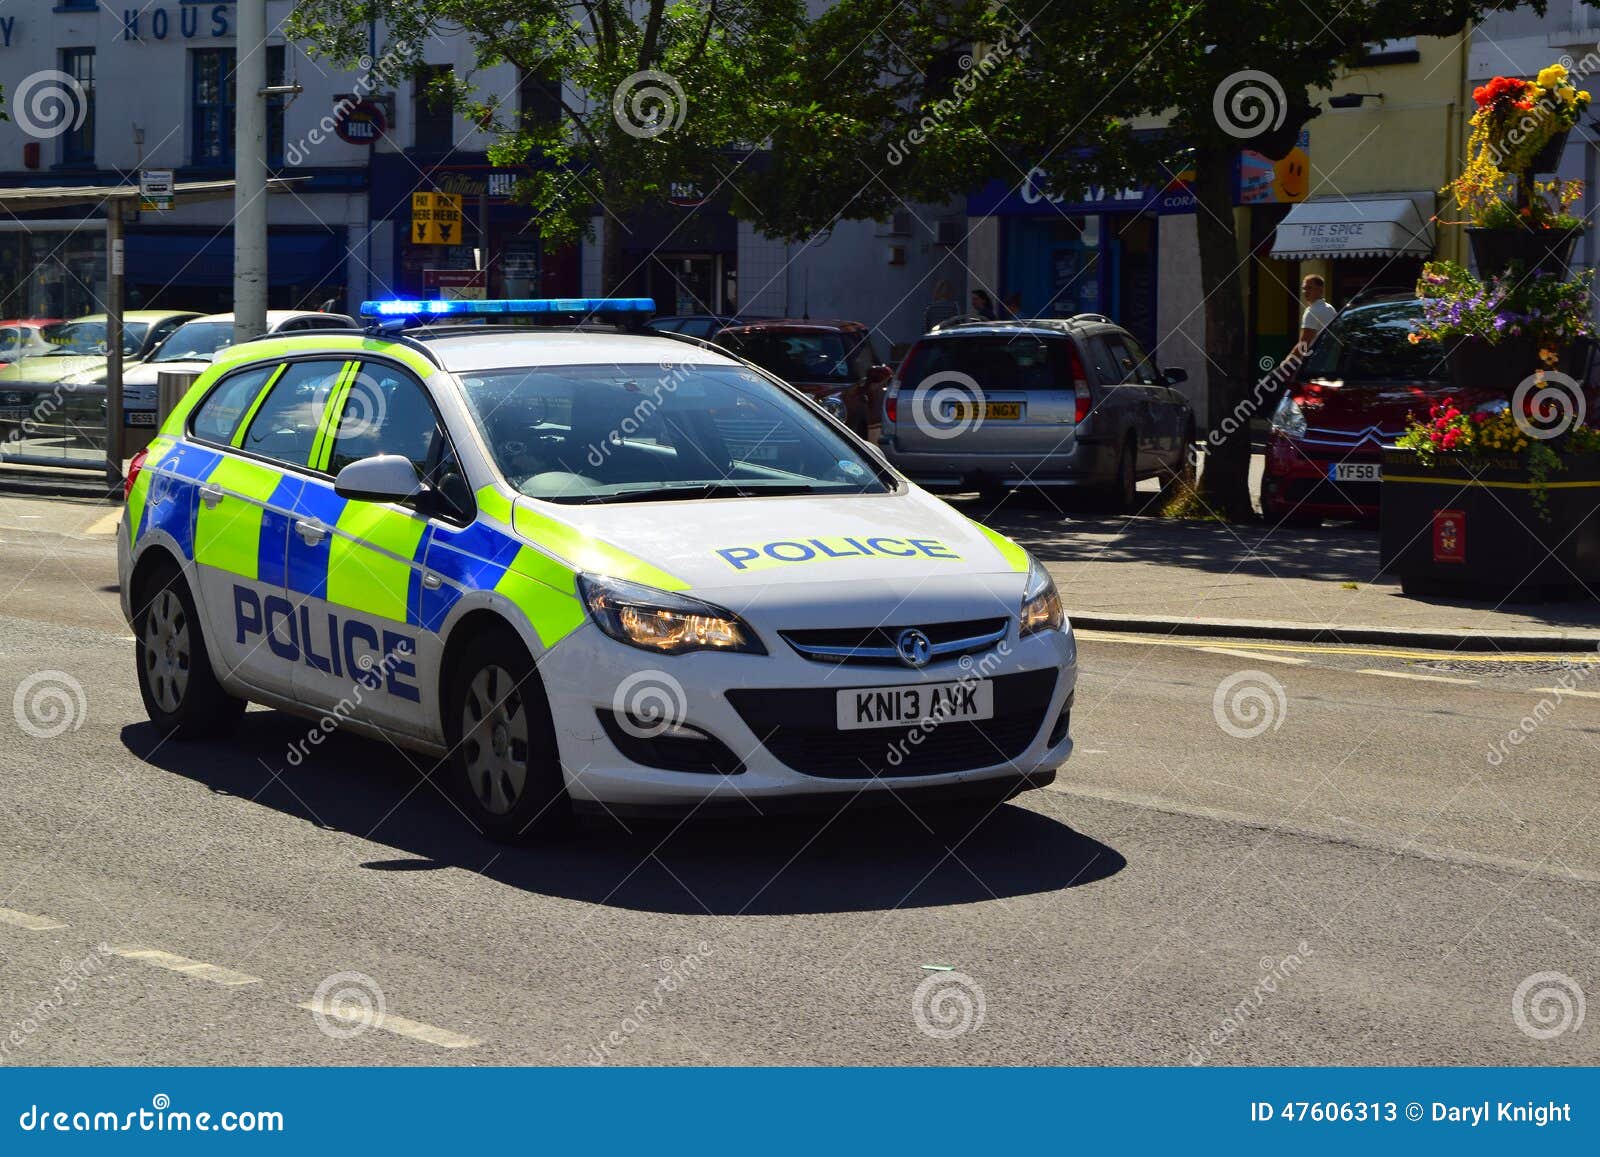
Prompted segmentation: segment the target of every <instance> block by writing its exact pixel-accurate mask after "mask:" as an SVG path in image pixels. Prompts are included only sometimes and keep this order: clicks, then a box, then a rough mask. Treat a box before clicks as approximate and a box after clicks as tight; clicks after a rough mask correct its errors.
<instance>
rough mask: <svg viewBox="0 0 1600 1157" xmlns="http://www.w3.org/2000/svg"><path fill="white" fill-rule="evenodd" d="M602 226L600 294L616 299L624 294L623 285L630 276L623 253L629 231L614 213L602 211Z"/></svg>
mask: <svg viewBox="0 0 1600 1157" xmlns="http://www.w3.org/2000/svg"><path fill="white" fill-rule="evenodd" d="M601 214H602V215H601V218H600V221H601V224H600V292H601V293H602V294H603V295H604V296H606V297H616V296H619V295H620V294H621V292H622V283H623V281H624V279H626V278H627V276H628V272H629V271H628V266H627V257H626V255H625V254H624V252H623V248H622V245H623V239H624V238H626V237H627V235H628V231H627V230H626V229H624V228H623V227H622V222H621V221H619V220H617V217H616V215H615V214H614V213H611V212H609V211H607V210H605V209H604V208H602V209H601Z"/></svg>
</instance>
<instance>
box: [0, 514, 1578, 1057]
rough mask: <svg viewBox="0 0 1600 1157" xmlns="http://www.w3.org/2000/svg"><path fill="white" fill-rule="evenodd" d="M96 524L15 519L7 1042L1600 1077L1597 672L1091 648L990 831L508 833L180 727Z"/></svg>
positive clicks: (825, 826)
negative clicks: (19, 708)
mask: <svg viewBox="0 0 1600 1157" xmlns="http://www.w3.org/2000/svg"><path fill="white" fill-rule="evenodd" d="M106 512H107V508H106V507H104V506H100V505H98V504H92V503H73V502H69V501H64V500H54V501H51V502H48V503H46V502H42V501H39V500H35V499H31V498H16V497H13V498H0V816H3V817H4V818H3V819H0V1063H8V1064H42V1065H60V1064H95V1065H101V1064H297V1065H298V1064H366V1065H388V1064H405V1065H425V1064H452V1065H456V1064H587V1063H596V1064H598V1063H604V1064H713V1063H714V1064H746V1063H748V1064H930V1065H932V1064H937V1065H964V1064H1184V1063H1207V1064H1441V1063H1458V1064H1518V1065H1522V1064H1530V1065H1531V1064H1561V1065H1580V1064H1581V1065H1595V1064H1600V1031H1597V1030H1600V1025H1597V1023H1596V1021H1595V1019H1594V1017H1593V1016H1592V1015H1591V1016H1590V1017H1589V1018H1588V1023H1587V1024H1580V1023H1578V1022H1577V1021H1576V1019H1575V1018H1574V1017H1571V1016H1569V1017H1567V1019H1566V1022H1565V1024H1564V1025H1562V1024H1556V1025H1554V1026H1551V1025H1548V1024H1536V1023H1533V1022H1532V1021H1530V1020H1529V1017H1530V1015H1533V1014H1534V1012H1535V1011H1537V1012H1538V1014H1539V1015H1543V1013H1544V1012H1548V1011H1552V1010H1555V1011H1559V999H1556V998H1557V997H1559V996H1560V995H1561V994H1563V993H1564V994H1565V996H1566V999H1567V1003H1568V1005H1569V1006H1571V1005H1573V1004H1574V1003H1575V1001H1576V1000H1577V998H1579V997H1581V996H1583V995H1584V994H1587V997H1588V1000H1589V1003H1590V1004H1591V1005H1592V1004H1593V1002H1594V998H1595V997H1596V995H1597V994H1600V951H1597V949H1600V838H1597V836H1600V803H1597V802H1596V801H1595V799H1594V791H1593V774H1592V769H1593V767H1594V766H1595V755H1596V748H1597V745H1600V672H1594V673H1591V671H1592V669H1591V668H1590V667H1588V666H1586V665H1582V660H1584V659H1586V658H1588V657H1589V656H1587V655H1584V654H1577V655H1569V656H1557V655H1548V654H1546V655H1488V656H1463V655H1460V654H1457V653H1453V652H1450V651H1440V652H1431V653H1430V652H1421V651H1414V650H1409V649H1403V648H1385V647H1380V646H1366V647H1355V646H1327V645H1321V644H1314V643H1294V642H1265V641H1248V640H1238V639H1225V640H1219V639H1186V638H1163V637H1154V636H1141V635H1134V634H1119V633H1114V632H1108V631H1095V630H1085V631H1081V632H1080V648H1081V663H1082V676H1081V682H1080V685H1079V686H1080V689H1079V692H1078V699H1077V708H1076V711H1075V714H1074V720H1073V732H1074V736H1075V738H1076V740H1077V744H1078V746H1077V750H1076V752H1075V754H1074V756H1073V758H1072V759H1071V760H1070V761H1069V762H1068V763H1067V764H1066V765H1065V766H1064V767H1063V768H1062V769H1061V772H1060V776H1059V778H1058V780H1057V782H1056V783H1055V784H1054V785H1053V786H1052V787H1050V788H1049V789H1046V790H1043V791H1036V792H1033V793H1030V794H1029V795H1027V796H1025V797H1023V798H1022V799H1020V800H1018V801H1016V802H1014V803H1012V804H1008V805H1005V806H1003V807H1000V808H998V809H996V810H994V811H993V812H991V813H987V814H985V815H974V816H973V817H972V822H971V826H970V827H968V828H966V829H965V830H960V829H957V830H952V831H950V832H947V833H945V834H943V835H939V834H935V833H933V832H930V831H928V830H927V829H926V828H925V827H923V826H921V825H920V824H919V823H917V822H916V821H915V820H914V819H913V818H912V817H910V816H909V815H907V814H902V813H897V812H886V813H878V814H870V815H869V814H863V815H860V816H856V815H846V816H843V817H834V818H829V819H822V820H806V821H801V820H791V821H782V822H775V823H761V824H749V823H740V824H716V823H698V824H695V823H691V824H687V825H682V826H668V825H652V826H638V827H633V828H629V829H623V828H621V827H618V826H609V825H603V824H593V825H590V826H588V827H586V828H584V829H582V830H581V831H580V832H579V833H578V834H577V835H575V836H573V837H571V838H569V839H566V840H563V841H560V842H557V843H552V844H547V845H544V846H538V847H531V848H517V849H507V848H501V847H497V846H494V845H490V844H487V843H485V842H483V841H482V840H481V839H480V838H479V837H478V836H476V835H475V834H474V833H473V832H472V831H470V830H469V829H468V828H467V827H466V825H465V824H464V823H463V821H462V820H461V818H460V816H459V814H458V813H457V812H456V811H455V810H454V809H453V808H452V807H451V806H450V805H449V804H448V803H446V802H445V800H444V799H443V797H442V796H441V795H440V793H439V792H438V790H437V789H436V788H435V786H434V785H433V783H432V782H431V780H430V779H429V778H428V773H429V772H430V771H431V769H430V768H428V767H426V766H421V767H419V766H417V765H416V764H415V763H414V762H413V761H411V760H408V759H406V758H405V757H403V756H402V755H400V754H399V753H398V752H397V751H395V749H393V748H392V747H390V746H388V745H386V744H383V743H381V742H375V741H367V740H360V739H356V738H353V737H349V736H345V735H342V734H336V735H334V736H333V737H331V738H330V740H329V741H328V743H326V744H324V745H323V746H322V747H321V748H320V749H318V751H317V753H316V754H315V755H314V756H313V757H312V758H310V759H306V760H303V761H300V762H294V761H291V760H290V759H289V758H288V753H289V752H290V751H291V750H293V749H295V745H296V743H297V741H299V740H302V739H303V736H304V734H305V729H306V727H307V724H306V723H305V722H304V721H302V720H298V719H294V718H291V717H289V716H286V715H284V714H281V713H279V712H275V711H268V710H262V709H259V708H257V709H252V710H251V711H250V712H249V713H248V714H247V715H246V716H245V720H244V722H243V724H242V725H241V727H240V729H239V731H238V733H237V734H236V735H235V736H233V737H232V738H230V739H229V740H227V741H220V742H210V743H204V744H189V745H183V744H176V743H173V744H165V743H161V742H160V741H159V740H157V738H156V737H155V736H154V735H153V734H152V733H151V730H150V728H149V726H148V725H147V724H146V722H145V721H144V714H143V711H142V709H141V707H140V704H139V698H138V693H137V689H136V686H135V683H134V678H133V671H132V641H131V639H130V638H129V637H128V634H127V628H126V625H125V624H124V623H123V622H122V620H121V618H120V615H119V613H118V611H117V607H116V586H115V564H114V540H113V538H112V536H111V532H110V531H109V530H108V529H107V528H106V524H105V521H104V519H105V514H106ZM31 515H38V516H39V517H30V516H31ZM1108 533H1109V532H1108ZM1055 563H1056V565H1058V566H1065V567H1068V568H1071V567H1074V566H1077V565H1079V563H1078V562H1076V561H1074V560H1073V559H1070V558H1062V559H1056V560H1055ZM1119 565H1125V566H1138V565H1145V566H1148V565H1149V564H1148V563H1143V564H1141V563H1122V564H1119ZM1189 573H1191V574H1194V575H1204V574H1208V573H1212V572H1207V571H1205V570H1203V569H1202V568H1198V567H1197V568H1194V569H1192V570H1190V572H1189ZM1105 581H1110V582H1114V581H1115V580H1113V579H1112V578H1111V576H1110V575H1109V574H1108V575H1107V576H1105ZM1089 585H1094V584H1093V579H1089V580H1088V581H1087V582H1086V581H1085V577H1084V576H1083V575H1082V574H1079V575H1076V576H1073V577H1072V580H1071V588H1070V591H1069V599H1072V598H1077V597H1079V596H1081V595H1083V594H1084V593H1085V591H1084V588H1085V587H1087V586H1089ZM1121 593H1122V592H1119V596H1120V594H1121ZM1574 661H1576V665H1575V662H1574ZM63 676H64V677H65V678H63ZM46 677H48V678H49V679H51V680H53V681H54V682H53V684H52V685H54V686H56V687H58V688H60V689H61V692H62V693H61V694H60V695H59V696H58V697H57V699H56V702H57V703H58V704H59V706H60V709H61V712H62V713H61V714H59V715H56V716H54V717H53V720H54V721H53V722H52V723H51V724H50V725H49V726H48V727H42V726H40V725H39V720H37V719H36V720H35V721H34V724H33V726H32V727H31V729H25V728H23V727H21V725H20V720H19V719H18V718H16V716H15V711H14V708H15V702H16V700H15V692H16V691H17V690H18V689H20V688H21V687H22V686H23V684H24V683H25V682H28V681H30V680H33V681H34V682H33V684H32V686H34V687H36V688H37V687H39V686H42V685H43V684H42V683H41V682H40V680H41V679H43V678H46ZM74 686H75V687H76V689H77V690H76V692H74V690H73V688H74ZM1513 735H1515V736H1516V738H1515V739H1512V738H1511V736H1513ZM945 969H949V970H950V971H944V970H945ZM1519 993H1520V997H1519ZM363 1002H364V1007H367V1008H374V1009H375V1008H378V1007H380V1006H381V1008H382V1010H383V1011H382V1015H381V1016H377V1015H374V1016H372V1017H370V1018H357V1017H354V1016H353V1015H340V1012H341V1010H343V1011H344V1012H345V1013H346V1014H348V1013H349V1012H350V1010H351V1009H353V1008H355V1007H356V1006H358V1005H363ZM941 1018H944V1019H941ZM1552 1027H1554V1028H1555V1029H1556V1031H1550V1030H1551V1028H1552ZM1530 1028H1531V1029H1533V1030H1536V1031H1529V1030H1530ZM930 1030H939V1031H930Z"/></svg>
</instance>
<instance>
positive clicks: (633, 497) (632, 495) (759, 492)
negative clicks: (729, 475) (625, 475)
mask: <svg viewBox="0 0 1600 1157" xmlns="http://www.w3.org/2000/svg"><path fill="white" fill-rule="evenodd" d="M823 489H826V488H825V487H820V486H812V485H810V484H806V483H799V484H787V483H786V484H784V485H781V486H746V485H741V484H739V483H736V482H710V483H703V484H700V485H695V486H649V487H644V486H641V487H639V488H637V489H634V490H618V491H616V492H614V493H612V494H596V495H593V496H591V497H589V498H585V499H583V503H584V505H586V506H587V505H598V504H601V503H611V502H678V501H681V500H683V499H686V498H758V497H762V496H769V497H770V496H774V495H777V496H783V495H794V494H816V493H818V492H820V491H822V490H823ZM558 501H559V500H558Z"/></svg>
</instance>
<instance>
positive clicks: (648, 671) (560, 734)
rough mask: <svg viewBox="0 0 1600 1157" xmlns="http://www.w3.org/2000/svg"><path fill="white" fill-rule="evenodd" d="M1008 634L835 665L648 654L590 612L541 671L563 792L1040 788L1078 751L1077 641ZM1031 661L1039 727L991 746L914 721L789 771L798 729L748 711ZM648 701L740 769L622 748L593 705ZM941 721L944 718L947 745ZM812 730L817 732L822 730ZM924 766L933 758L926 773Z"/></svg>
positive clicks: (821, 799) (714, 795)
mask: <svg viewBox="0 0 1600 1157" xmlns="http://www.w3.org/2000/svg"><path fill="white" fill-rule="evenodd" d="M1014 633H1015V626H1014V625H1013V627H1012V636H1011V637H1008V638H1007V640H1005V641H1004V642H1003V643H1002V644H1001V645H999V646H997V647H996V648H995V649H994V650H992V651H990V652H988V653H986V654H984V655H977V656H964V657H962V658H960V659H955V658H952V659H949V660H945V661H941V662H936V663H930V664H929V665H928V666H927V667H924V668H922V669H921V670H911V669H909V668H902V667H887V666H866V665H845V666H839V665H834V664H831V663H823V662H816V661H813V660H809V659H804V658H802V657H800V656H799V655H798V654H795V653H794V652H793V651H790V650H787V649H784V650H778V649H776V648H774V649H771V653H770V654H767V655H717V654H704V653H701V654H689V655H680V656H653V655H650V654H648V653H647V652H644V651H641V650H638V649H636V648H633V647H628V646H625V645H623V644H621V643H618V642H616V641H615V640H612V639H610V638H608V637H607V636H606V635H604V634H603V633H602V632H601V631H600V630H599V629H598V628H596V627H595V626H594V625H593V624H592V623H585V624H584V625H583V626H582V627H580V628H579V629H578V631H576V632H574V633H573V634H572V635H571V636H569V637H568V638H566V639H564V640H562V642H561V643H560V645H558V646H557V647H555V648H554V649H553V650H551V651H550V652H548V653H547V654H545V655H544V656H543V657H542V658H541V659H540V661H539V672H540V675H541V676H542V678H543V680H544V685H545V689H546V692H547V694H548V695H549V698H550V705H551V714H552V716H553V718H554V720H555V727H556V733H557V743H558V746H559V749H560V752H561V761H562V765H563V768H564V770H565V773H566V781H567V790H568V793H569V794H570V795H571V796H572V799H573V801H574V803H575V804H576V805H577V806H578V807H580V808H590V809H594V810H606V811H614V812H617V813H619V814H624V813H654V812H662V811H665V812H673V811H678V812H695V813H696V814H698V813H700V812H702V811H707V812H709V813H712V814H716V813H726V812H732V813H736V814H739V813H742V814H766V813H767V812H769V811H774V810H776V811H787V810H795V809H796V808H799V809H802V810H805V809H810V808H816V807H820V808H829V807H837V806H838V805H839V804H840V803H842V802H844V801H846V800H851V799H860V800H862V801H865V802H875V801H876V802H882V801H891V800H892V799H894V798H895V797H897V796H907V795H915V796H917V797H918V798H922V797H924V796H938V795H940V794H944V795H948V796H951V797H954V798H963V797H970V796H977V797H980V798H992V799H994V800H996V801H998V800H1001V799H1005V798H1009V796H1010V795H1013V794H1015V793H1016V792H1018V791H1022V790H1026V789H1027V788H1029V787H1037V786H1042V785H1043V784H1044V783H1046V782H1048V780H1049V778H1051V777H1053V773H1054V769H1055V768H1056V767H1057V766H1059V765H1060V764H1061V763H1062V762H1063V761H1064V760H1065V759H1066V758H1067V757H1068V756H1069V755H1070V754H1071V752H1072V739H1071V737H1070V735H1069V734H1067V731H1066V724H1067V717H1064V713H1066V712H1068V711H1070V700H1071V697H1072V694H1073V691H1074V688H1075V686H1076V682H1077V657H1076V645H1075V642H1074V640H1073V639H1072V637H1071V635H1070V633H1069V632H1068V631H1059V632H1049V633H1044V634H1039V635H1034V636H1030V637H1029V638H1027V639H1022V640H1018V639H1016V638H1015V637H1014ZM1028 673H1033V675H1032V678H1033V679H1034V680H1036V681H1038V680H1043V681H1045V682H1048V683H1050V686H1049V689H1048V691H1047V692H1046V693H1044V694H1042V695H1041V696H1039V698H1038V699H1037V702H1036V704H1035V706H1036V709H1037V716H1038V720H1037V725H1036V726H1035V727H1033V728H1031V729H1029V730H1028V733H1027V734H1024V735H1020V736H1019V735H1018V730H1017V728H1015V727H1012V728H1011V729H1010V732H1009V739H1008V738H1006V737H1005V736H1000V738H999V740H998V742H997V743H996V744H995V745H992V746H988V747H983V746H981V745H980V744H978V743H977V742H975V740H976V739H977V738H981V736H978V735H975V733H973V732H972V731H971V730H970V729H972V728H979V727H981V726H982V725H981V724H977V723H959V722H957V721H949V722H946V723H942V724H938V725H934V726H932V727H930V728H927V729H926V730H925V732H924V734H923V736H922V737H921V738H919V739H918V740H917V741H916V742H915V743H909V742H906V741H907V740H908V732H907V731H902V730H901V729H899V728H882V729H877V728H874V729H871V730H868V731H853V732H835V733H833V734H834V739H835V743H836V744H837V743H838V742H839V741H840V740H841V739H842V737H852V738H851V739H850V741H849V742H850V743H851V744H852V746H851V747H850V754H851V756H852V758H853V759H855V760H856V762H859V763H860V764H861V766H860V770H859V772H856V773H851V769H846V768H844V767H842V766H841V765H840V763H839V762H838V761H837V760H834V761H833V762H832V763H830V764H829V765H828V766H827V767H826V768H824V769H823V771H824V773H823V774H807V773H806V772H804V771H800V770H796V768H795V767H794V766H792V764H793V763H795V762H803V759H802V758H801V757H799V756H797V755H796V751H797V747H796V745H795V743H794V742H793V739H794V737H793V736H790V737H789V742H788V743H787V744H786V743H785V742H783V741H782V740H781V739H780V738H779V737H777V736H775V735H774V734H773V733H772V732H771V731H768V733H767V734H765V735H763V734H758V733H757V730H756V728H755V727H754V726H752V722H751V720H752V719H753V718H756V719H759V715H757V714H753V713H752V712H751V711H750V708H749V695H750V694H751V692H750V689H756V688H762V689H768V691H767V694H770V695H771V696H786V695H787V696H793V697H795V698H796V700H798V699H799V697H801V696H804V695H811V696H816V695H818V694H827V693H831V692H834V691H838V690H843V689H845V688H854V687H879V686H882V687H891V686H906V685H912V684H932V683H951V682H958V681H960V680H962V679H963V677H967V678H974V679H975V678H980V677H981V678H992V679H1004V678H1007V677H1015V676H1022V675H1026V674H1028ZM1051 675H1053V676H1054V678H1053V680H1052V679H1050V676H1051ZM730 692H733V693H734V694H733V695H730ZM740 692H744V693H745V694H744V698H743V699H742V700H741V704H742V709H741V705H736V703H735V700H736V699H740V698H741V697H740V695H739V693H740ZM652 705H654V706H656V707H658V708H665V709H667V711H668V712H669V718H671V719H673V720H675V721H677V722H678V723H680V724H682V725H686V726H687V727H688V728H692V729H695V730H696V731H698V732H700V733H703V734H704V735H707V736H710V737H712V738H713V739H715V740H718V741H720V742H721V744H723V745H725V747H726V748H727V749H728V750H729V751H730V752H731V753H732V755H733V757H734V760H735V761H736V764H737V767H738V769H739V770H738V771H737V773H736V774H718V773H716V772H712V771H705V770H697V771H672V770H666V769H664V768H660V767H653V766H646V765H644V764H642V763H640V762H638V761H637V760H636V759H634V758H630V756H629V755H628V754H625V753H624V751H623V750H622V749H621V747H620V746H619V744H618V743H617V742H615V741H614V740H613V738H612V736H611V735H608V734H607V728H606V727H604V726H602V723H601V713H613V714H614V713H616V712H617V711H619V710H627V709H629V708H638V709H641V710H640V712H639V713H640V714H643V711H644V710H648V708H649V707H650V706H652ZM995 705H996V707H995V709H996V714H997V716H999V715H1000V714H1001V712H1002V710H1003V708H1004V701H1003V697H1002V696H1000V695H996V697H995ZM779 706H782V704H780V705H779ZM780 714H782V712H781V711H780ZM761 725H762V724H759V723H758V726H761ZM941 728H951V729H952V731H951V732H950V733H949V734H948V736H947V737H946V741H945V744H944V747H943V748H940V744H941V736H940V729H941ZM957 728H962V729H969V730H966V731H965V733H964V734H960V741H961V748H962V750H963V751H965V752H967V753H968V755H967V756H965V757H953V758H954V766H951V761H952V757H951V756H950V755H949V752H950V751H951V749H952V747H953V746H955V743H956V739H957V736H958V732H957V731H956V730H955V729H957ZM909 730H915V729H909ZM817 734H818V736H819V737H820V736H821V735H822V732H818V733H817ZM996 734H997V735H1000V733H999V732H998V731H997V732H996ZM769 740H770V743H769ZM1052 740H1053V741H1052ZM922 744H926V745H927V750H935V749H938V750H941V751H942V752H943V753H944V762H943V763H942V764H941V763H940V762H939V761H937V760H935V761H933V763H932V764H928V763H927V762H926V761H924V762H923V763H922V764H918V763H917V762H916V753H915V752H914V751H913V749H917V748H920V746H921V745H922ZM630 746H631V745H630ZM833 754H837V751H836V750H835V751H834V752H833ZM818 766H819V767H820V765H818ZM923 766H938V767H940V768H941V770H936V771H932V772H929V773H926V774H923V773H921V768H922V767H923Z"/></svg>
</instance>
